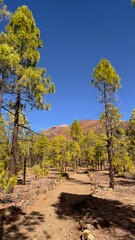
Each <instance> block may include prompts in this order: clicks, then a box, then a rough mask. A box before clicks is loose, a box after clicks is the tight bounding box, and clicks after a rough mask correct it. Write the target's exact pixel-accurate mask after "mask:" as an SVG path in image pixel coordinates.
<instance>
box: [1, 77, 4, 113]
mask: <svg viewBox="0 0 135 240" xmlns="http://www.w3.org/2000/svg"><path fill="white" fill-rule="evenodd" d="M3 84H4V77H3V76H2V78H1V79H0V114H1V108H2V95H3Z"/></svg>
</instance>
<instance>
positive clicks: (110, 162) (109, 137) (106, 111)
mask: <svg viewBox="0 0 135 240" xmlns="http://www.w3.org/2000/svg"><path fill="white" fill-rule="evenodd" d="M106 93H107V89H106V84H105V83H104V106H105V128H106V136H107V153H108V163H109V177H110V185H109V187H110V188H112V189H114V173H113V165H112V149H111V147H112V136H110V133H109V116H108V103H107V95H106Z"/></svg>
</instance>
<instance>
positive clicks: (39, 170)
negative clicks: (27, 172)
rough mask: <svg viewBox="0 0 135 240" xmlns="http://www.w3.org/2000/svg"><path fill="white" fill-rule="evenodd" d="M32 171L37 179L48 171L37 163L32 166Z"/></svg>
mask: <svg viewBox="0 0 135 240" xmlns="http://www.w3.org/2000/svg"><path fill="white" fill-rule="evenodd" d="M32 172H33V173H34V175H35V179H37V178H38V177H43V176H45V175H46V174H47V173H48V171H47V170H45V169H44V168H41V167H40V166H39V165H35V166H34V167H33V168H32Z"/></svg>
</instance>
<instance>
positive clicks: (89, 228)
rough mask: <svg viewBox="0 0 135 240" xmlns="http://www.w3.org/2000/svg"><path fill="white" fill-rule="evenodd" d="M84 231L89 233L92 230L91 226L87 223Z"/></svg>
mask: <svg viewBox="0 0 135 240" xmlns="http://www.w3.org/2000/svg"><path fill="white" fill-rule="evenodd" d="M85 229H88V230H89V231H91V230H92V226H91V224H89V223H87V224H86V225H85Z"/></svg>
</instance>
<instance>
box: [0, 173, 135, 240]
mask: <svg viewBox="0 0 135 240" xmlns="http://www.w3.org/2000/svg"><path fill="white" fill-rule="evenodd" d="M108 182H109V177H108V173H107V172H93V173H91V174H90V176H88V175H87V174H84V173H78V174H75V173H72V174H71V175H70V178H69V180H64V182H62V183H60V184H59V185H58V186H57V187H55V188H54V189H53V190H51V191H49V192H48V193H44V194H39V195H38V196H37V198H36V199H35V200H33V202H32V203H31V204H30V205H28V206H25V207H24V208H23V209H21V208H19V207H17V206H14V205H10V207H5V209H3V210H2V211H4V215H3V217H1V216H0V240H47V239H50V240H70V239H71V240H79V239H80V234H81V233H80V228H81V227H82V228H83V227H84V226H85V227H86V225H87V223H88V225H89V227H90V231H91V232H92V234H94V236H96V239H102V240H135V198H134V196H135V180H131V179H124V178H115V182H116V185H115V190H114V191H111V190H110V189H109V188H108ZM20 192H21V188H20ZM22 195H23V192H22ZM0 213H1V212H0ZM79 227H80V228H79Z"/></svg>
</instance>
